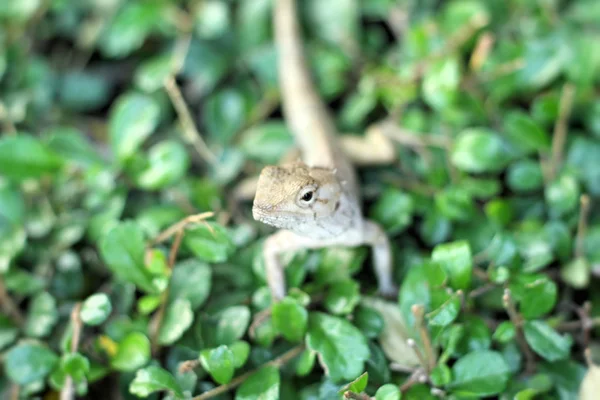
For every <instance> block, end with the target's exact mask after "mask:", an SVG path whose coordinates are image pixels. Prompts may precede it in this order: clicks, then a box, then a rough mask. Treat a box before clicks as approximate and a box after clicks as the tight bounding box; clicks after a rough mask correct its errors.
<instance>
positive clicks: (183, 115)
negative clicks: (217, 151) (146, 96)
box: [164, 75, 217, 164]
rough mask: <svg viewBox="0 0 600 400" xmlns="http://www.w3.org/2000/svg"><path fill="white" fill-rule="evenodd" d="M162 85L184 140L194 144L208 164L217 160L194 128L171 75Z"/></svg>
mask: <svg viewBox="0 0 600 400" xmlns="http://www.w3.org/2000/svg"><path fill="white" fill-rule="evenodd" d="M164 86H165V89H166V91H167V94H168V95H169V99H171V103H172V104H173V107H174V108H175V111H176V112H177V116H178V118H179V122H180V123H181V126H182V129H183V138H184V140H185V141H186V142H188V143H190V144H191V145H192V146H194V148H195V149H196V151H197V152H198V154H199V155H200V157H202V159H203V160H204V161H206V162H207V163H209V164H214V163H215V162H216V161H217V157H216V156H215V155H214V154H213V153H212V151H211V150H210V149H209V148H208V146H207V145H206V143H205V142H204V139H203V138H202V135H201V134H200V132H199V131H198V129H197V128H196V125H195V124H194V120H193V118H192V115H191V113H190V110H189V109H188V106H187V104H186V103H185V100H184V99H183V95H182V94H181V91H180V90H179V87H178V86H177V83H176V82H175V78H174V77H173V75H170V76H168V77H167V78H166V79H165V82H164Z"/></svg>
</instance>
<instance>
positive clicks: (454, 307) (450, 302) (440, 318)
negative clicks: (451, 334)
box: [426, 289, 461, 326]
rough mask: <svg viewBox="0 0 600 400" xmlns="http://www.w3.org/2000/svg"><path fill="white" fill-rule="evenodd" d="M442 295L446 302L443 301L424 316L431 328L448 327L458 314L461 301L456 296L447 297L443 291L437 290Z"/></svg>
mask: <svg viewBox="0 0 600 400" xmlns="http://www.w3.org/2000/svg"><path fill="white" fill-rule="evenodd" d="M439 290H441V292H437V293H443V294H444V295H445V297H447V300H445V301H444V302H443V303H442V304H441V305H440V306H439V307H438V308H436V309H435V310H433V311H432V312H430V313H429V314H427V315H426V317H427V319H428V321H429V324H430V325H433V326H448V325H450V324H451V323H452V322H454V320H455V319H456V317H458V314H459V312H460V308H461V299H460V296H459V295H458V294H452V295H448V294H447V293H446V291H445V290H444V289H439Z"/></svg>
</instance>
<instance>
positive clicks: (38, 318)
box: [25, 292, 58, 338]
mask: <svg viewBox="0 0 600 400" xmlns="http://www.w3.org/2000/svg"><path fill="white" fill-rule="evenodd" d="M57 321H58V310H57V308H56V300H55V299H54V297H52V295H51V294H50V293H48V292H42V293H40V294H38V295H36V296H35V297H34V298H33V299H32V300H31V303H30V304H29V311H28V313H27V322H26V325H25V333H26V334H27V336H32V337H37V338H41V337H46V336H48V335H49V334H50V332H51V331H52V328H53V327H54V325H55V324H56V322H57Z"/></svg>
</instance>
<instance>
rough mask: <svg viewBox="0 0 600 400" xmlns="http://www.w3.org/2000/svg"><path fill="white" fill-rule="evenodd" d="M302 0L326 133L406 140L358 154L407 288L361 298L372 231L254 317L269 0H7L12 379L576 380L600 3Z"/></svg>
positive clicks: (353, 388) (292, 268)
mask: <svg viewBox="0 0 600 400" xmlns="http://www.w3.org/2000/svg"><path fill="white" fill-rule="evenodd" d="M299 3H301V15H302V23H303V26H304V28H305V30H304V31H305V37H306V42H307V51H308V55H309V60H310V63H311V68H312V71H313V72H314V74H315V77H316V80H317V83H318V88H319V91H320V93H321V95H322V96H323V97H324V98H325V99H326V101H327V102H328V104H329V105H330V106H331V108H332V110H333V111H334V113H335V116H336V121H337V124H338V126H339V128H340V130H341V131H343V132H348V134H362V133H363V132H364V131H365V130H366V129H367V127H369V126H371V124H373V123H376V122H378V121H381V120H383V119H384V118H386V119H388V120H391V121H392V122H393V124H394V126H395V127H396V131H397V132H396V133H397V135H396V136H395V138H396V139H397V140H398V142H399V143H398V146H397V154H398V157H397V159H398V161H397V162H396V163H394V164H393V165H390V166H382V167H378V168H362V169H361V170H360V173H361V178H362V182H363V192H364V195H365V202H366V210H367V213H368V214H369V215H370V216H371V217H372V218H374V219H376V220H377V221H379V222H380V223H382V224H383V226H384V227H385V228H386V230H387V232H388V234H389V236H390V238H391V239H392V240H393V243H394V257H395V271H394V272H395V275H396V279H397V281H398V282H399V283H401V289H400V292H399V296H398V302H399V303H398V305H399V306H398V307H391V309H390V308H389V307H386V306H383V305H382V304H381V303H378V302H377V301H376V300H373V299H372V298H370V296H369V295H370V294H372V293H373V291H374V288H375V284H374V278H373V276H372V272H371V269H370V268H369V266H368V264H369V261H368V260H367V257H366V256H367V254H368V249H365V248H359V249H342V248H335V249H324V250H320V251H312V252H304V253H299V254H296V255H295V256H294V257H292V258H291V259H290V265H289V267H288V269H287V271H286V273H287V276H288V282H289V286H291V287H294V288H295V289H293V290H291V291H290V296H289V297H288V298H286V300H285V301H284V302H282V303H281V304H278V305H277V306H276V307H274V308H273V310H272V315H271V318H269V319H267V320H266V321H264V323H263V324H262V325H258V326H253V327H251V326H250V324H251V321H252V318H253V316H255V315H256V314H257V312H259V311H260V310H265V309H267V308H268V307H269V305H270V298H269V292H268V289H267V288H266V286H265V285H266V284H265V275H264V268H263V265H262V260H261V258H260V246H261V243H262V239H263V238H264V237H265V235H266V234H267V232H269V231H270V229H269V228H267V227H265V226H262V225H259V224H256V223H254V222H253V221H252V220H251V217H250V213H249V207H248V204H247V203H244V202H237V201H233V200H234V197H235V193H237V191H236V188H237V185H238V184H239V183H240V182H241V181H242V180H243V179H244V178H246V177H251V176H254V175H256V174H257V173H258V172H259V171H260V169H261V168H262V167H263V166H264V165H266V164H269V163H275V162H277V160H278V159H279V158H280V157H281V156H282V155H283V154H285V153H286V151H287V150H289V149H290V148H291V147H292V146H293V139H292V138H291V136H290V134H289V132H288V130H287V128H286V125H285V123H284V121H283V119H282V114H281V110H280V103H279V92H278V82H277V71H276V64H275V59H276V52H275V50H274V46H273V38H272V28H271V12H272V0H244V1H242V0H229V1H228V0H187V1H185V0H2V1H0V124H1V125H0V126H1V131H2V136H1V138H0V302H1V308H0V312H1V313H0V352H1V353H0V359H1V361H2V364H1V366H2V367H1V375H0V396H1V397H2V398H6V399H21V398H22V399H25V398H44V399H55V398H59V396H61V398H62V399H65V400H66V399H70V398H73V397H72V396H73V392H75V393H76V394H77V396H79V397H82V398H84V397H85V398H98V399H107V398H111V399H119V398H125V399H133V398H138V397H146V396H148V397H150V398H164V397H167V398H172V399H174V398H192V397H193V396H197V397H196V398H197V399H205V398H215V399H230V398H236V399H244V400H248V399H259V398H260V399H269V400H272V399H277V398H281V399H285V400H288V399H289V400H293V399H302V400H308V399H311V400H312V399H335V398H341V396H342V394H340V393H344V392H346V393H347V394H346V395H345V396H348V397H346V398H358V399H368V398H370V397H369V396H376V397H375V398H376V399H377V400H384V399H385V400H394V399H395V400H397V399H399V398H400V397H401V396H402V398H408V399H427V398H437V397H441V396H446V397H447V398H455V399H459V398H467V397H469V398H482V397H486V396H498V397H499V398H502V399H513V398H515V399H533V398H544V399H574V398H577V393H578V391H579V388H580V383H581V381H582V379H583V377H584V375H585V373H586V369H587V366H586V361H585V358H584V356H583V353H584V349H586V348H587V349H589V350H590V351H589V353H588V355H589V357H588V361H590V360H591V359H594V358H598V357H596V356H595V355H596V353H598V351H597V350H598V348H597V346H598V342H597V339H596V337H595V336H594V335H595V334H597V333H598V332H599V331H598V330H597V329H596V326H597V324H598V322H599V320H598V318H599V317H600V312H599V310H600V295H599V294H600V290H599V289H600V288H599V283H598V280H597V279H596V278H595V276H597V275H599V274H600V218H599V217H600V214H599V213H598V206H597V204H598V200H599V199H600V97H599V96H598V90H599V84H600V52H598V51H597V49H598V44H599V43H600V2H598V1H595V0H572V1H561V0H508V1H505V0H489V1H485V0H449V1H434V0H422V1H416V0H362V1H361V0H327V1H319V0H303V1H300V2H299ZM175 78H176V79H175ZM178 88H180V90H181V93H180V92H179V90H178ZM179 95H180V96H181V97H180V96H179ZM182 99H183V100H184V101H185V104H187V106H185V104H183V103H182V101H181V100H182ZM186 108H187V110H189V113H190V114H189V117H191V118H189V119H186V115H187V114H186ZM190 121H191V122H192V123H193V124H190ZM193 125H195V126H196V127H197V130H198V132H199V133H198V132H195V131H194V128H193ZM200 137H201V138H203V140H204V142H205V143H206V145H205V144H204V142H202V141H201V140H199V138H200ZM206 211H212V212H214V217H212V218H208V219H207V221H208V222H206V223H202V222H198V221H200V220H202V219H203V218H204V217H203V216H201V217H198V218H197V221H196V223H193V224H191V225H189V226H188V228H187V229H186V230H185V233H184V234H183V235H182V236H181V235H179V234H177V233H176V234H175V235H174V237H173V236H170V237H167V236H168V235H167V236H164V237H159V233H160V232H161V231H163V230H164V229H166V228H167V227H169V226H171V225H172V224H174V223H177V221H180V220H181V219H182V218H184V217H186V216H188V215H195V214H198V213H201V212H206ZM159 239H160V240H159ZM173 243H175V244H176V245H177V246H179V244H180V246H179V252H178V254H177V257H176V259H171V258H170V248H171V246H172V244H173ZM363 264H365V266H364V267H363ZM369 299H370V300H369ZM392 304H393V303H392ZM415 304H417V305H421V308H419V307H417V308H415V307H414V305H415ZM388 306H389V304H388ZM398 312H399V314H397V313H398ZM423 314H424V315H423ZM398 315H399V316H400V317H398ZM397 317H398V318H400V319H403V320H404V322H405V324H403V323H399V325H398V324H397V322H398V319H394V318H397ZM400 322H401V321H400ZM424 331H427V332H428V333H427V335H423V332H424ZM382 332H383V333H385V332H387V333H388V334H389V333H390V332H391V334H389V335H388V336H387V338H386V336H385V335H382ZM390 335H391V337H392V339H390ZM403 335H405V336H403ZM406 335H408V336H410V337H413V338H414V339H416V341H417V347H420V348H421V349H422V350H421V352H423V353H425V356H426V358H427V360H426V361H427V362H425V363H423V362H422V360H419V357H416V356H415V354H414V353H412V355H411V356H410V357H409V353H411V352H412V349H410V348H407V347H406V346H405V344H406V342H405V340H404V339H403V340H399V338H404V337H408V336H406ZM394 338H395V339H397V340H399V342H401V343H400V344H398V343H396V344H395V345H394V344H393V343H392V344H391V343H390V340H393V339H394ZM428 340H430V341H431V344H429V343H427V342H428ZM298 343H305V344H306V349H304V347H303V346H300V345H298ZM298 354H300V357H299V358H294V356H297V355H298ZM316 355H318V357H316ZM417 355H418V354H417ZM411 357H412V358H411ZM415 357H416V358H415ZM273 359H275V360H276V361H274V362H271V363H269V364H267V363H268V362H269V360H273ZM190 360H191V361H190ZM414 360H416V364H415V362H414ZM391 361H393V363H392V365H391V366H390V362H391ZM182 363H183V364H182ZM422 364H424V365H422ZM182 365H183V366H184V367H183V368H182ZM419 368H421V370H419ZM594 368H595V367H593V366H590V369H589V370H590V372H589V374H590V375H589V376H591V377H592V378H593V376H596V377H597V374H598V371H597V370H595V369H594ZM414 369H417V371H421V376H425V377H426V378H425V382H420V381H419V379H414V376H413V379H411V378H410V371H411V370H414ZM255 370H256V371H258V372H256V373H255V374H252V373H251V374H250V375H243V374H244V373H246V372H248V371H255ZM364 372H366V374H363V373H364ZM361 374H363V375H361ZM593 374H596V375H593ZM239 376H242V378H234V377H239ZM248 376H250V377H249V378H248ZM359 376H360V377H359ZM355 378H358V379H356V380H355ZM592 378H590V379H587V383H588V384H590V382H591V384H590V386H585V385H584V387H587V388H589V387H591V389H586V390H588V392H587V393H588V395H589V393H592V396H593V393H595V392H597V391H598V390H600V389H599V388H598V387H597V385H598V384H597V382H598V379H597V378H596V379H595V380H594V379H592ZM232 379H234V381H233V382H236V381H235V379H237V383H241V386H239V387H235V388H232V390H231V391H229V392H226V393H223V394H218V393H217V394H215V392H208V394H206V393H205V392H207V391H208V390H210V389H211V388H214V387H217V386H219V385H223V384H225V385H226V384H229V383H231V382H232ZM349 382H352V383H351V384H350V385H349V386H346V385H348V383H349ZM594 382H596V383H594ZM340 389H341V392H340ZM400 389H402V390H400ZM590 390H591V391H590ZM202 393H205V394H204V395H203V394H202ZM367 394H368V395H367ZM202 396H204V397H202ZM351 396H355V397H351ZM584 396H585V394H584ZM582 398H586V397H582ZM587 398H593V397H587Z"/></svg>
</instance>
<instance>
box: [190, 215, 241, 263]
mask: <svg viewBox="0 0 600 400" xmlns="http://www.w3.org/2000/svg"><path fill="white" fill-rule="evenodd" d="M207 224H208V225H205V224H200V225H198V226H196V227H194V228H191V229H189V230H187V231H186V232H185V236H184V238H183V244H184V246H186V247H187V248H188V249H189V250H190V251H191V252H192V253H194V254H195V255H196V257H198V258H200V259H201V260H203V261H206V262H211V263H218V262H224V261H226V260H227V258H228V257H229V256H230V255H231V254H232V253H233V251H234V250H235V247H234V244H233V242H232V241H231V238H230V237H229V233H228V232H227V230H226V229H225V228H224V227H223V226H221V225H219V224H217V223H214V222H207Z"/></svg>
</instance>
